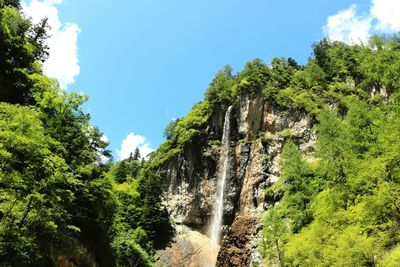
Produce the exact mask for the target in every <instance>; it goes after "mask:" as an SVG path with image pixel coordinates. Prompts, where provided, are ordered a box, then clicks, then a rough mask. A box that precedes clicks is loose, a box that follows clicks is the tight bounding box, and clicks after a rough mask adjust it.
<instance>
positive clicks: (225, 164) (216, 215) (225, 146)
mask: <svg viewBox="0 0 400 267" xmlns="http://www.w3.org/2000/svg"><path fill="white" fill-rule="evenodd" d="M231 112H232V106H229V107H228V109H227V111H226V113H225V121H224V129H223V134H222V150H223V151H222V153H221V158H220V169H219V175H218V178H217V188H216V192H215V203H214V206H213V215H212V219H211V226H210V227H211V231H210V238H211V240H213V241H214V242H215V243H217V244H219V243H220V240H221V230H222V229H221V227H222V221H223V214H224V191H225V182H226V178H227V175H228V170H229V141H230V131H231V129H230V127H231V123H230V121H231Z"/></svg>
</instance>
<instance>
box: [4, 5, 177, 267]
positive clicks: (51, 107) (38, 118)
mask: <svg viewBox="0 0 400 267" xmlns="http://www.w3.org/2000/svg"><path fill="white" fill-rule="evenodd" d="M46 28H47V24H46V20H43V21H42V22H41V23H39V24H38V25H33V24H32V23H31V22H30V21H29V20H28V19H26V18H25V17H24V16H23V15H22V14H21V12H20V6H19V1H17V0H5V1H4V0H1V1H0V101H1V103H0V265H1V266H54V265H56V264H57V265H59V264H62V262H63V261H71V262H74V263H75V264H77V265H80V266H92V264H93V261H94V259H95V260H96V262H97V263H98V264H100V265H101V266H114V265H117V266H148V265H150V264H151V263H152V261H153V260H152V257H153V256H154V253H155V248H157V246H160V245H163V244H164V243H165V241H166V240H165V239H167V238H168V235H167V233H168V231H169V229H170V226H169V218H168V216H167V215H166V214H165V212H164V209H163V208H162V206H161V202H160V201H161V199H160V195H161V194H160V193H161V187H160V185H159V183H158V182H157V179H158V177H156V176H155V175H154V174H152V173H151V172H150V171H148V167H146V163H145V162H143V161H142V159H141V157H140V155H139V154H138V153H136V154H135V155H132V157H130V158H129V159H127V160H124V161H121V162H118V163H116V164H114V163H112V162H111V161H110V160H109V157H110V152H109V151H107V150H106V147H107V145H108V144H107V143H106V142H105V141H104V139H103V138H102V133H101V132H100V131H99V129H97V128H95V127H93V126H92V125H91V124H90V123H89V120H90V116H89V114H85V113H84V112H83V111H82V104H83V103H84V102H85V101H86V100H87V97H86V96H83V95H80V94H77V93H74V92H67V91H65V90H63V89H61V88H60V87H59V85H58V83H57V82H56V81H55V80H53V79H50V78H48V77H46V76H45V75H43V73H42V66H41V62H43V61H44V60H45V59H46V57H47V47H46V46H45V40H46V37H47V35H46ZM107 158H108V160H107Z"/></svg>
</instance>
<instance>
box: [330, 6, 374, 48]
mask: <svg viewBox="0 0 400 267" xmlns="http://www.w3.org/2000/svg"><path fill="white" fill-rule="evenodd" d="M356 8H357V6H356V5H351V6H350V7H349V8H348V9H346V10H343V11H340V12H339V13H337V14H336V15H333V16H329V17H328V22H327V25H325V27H324V31H325V34H326V35H327V36H328V37H329V38H330V39H331V40H335V41H341V42H345V43H348V44H353V43H361V42H366V41H367V40H368V38H369V36H370V33H369V31H370V28H371V22H372V18H371V17H370V16H364V17H362V16H358V15H357V14H356Z"/></svg>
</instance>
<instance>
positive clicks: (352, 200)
mask: <svg viewBox="0 0 400 267" xmlns="http://www.w3.org/2000/svg"><path fill="white" fill-rule="evenodd" d="M19 9H20V7H19V1H11V0H0V265H1V266H53V265H56V264H57V263H59V264H61V263H62V262H63V261H69V262H75V263H76V264H80V265H85V264H86V265H90V264H91V263H92V262H91V261H93V259H95V261H96V262H97V263H98V264H100V265H101V266H152V265H153V264H154V261H155V254H156V249H158V248H160V247H162V246H163V245H165V244H166V243H168V241H169V239H170V237H171V235H172V234H173V228H172V227H171V225H170V221H169V215H168V213H167V211H166V209H165V207H164V206H163V205H162V199H161V197H162V193H163V191H164V188H163V184H164V181H163V180H162V177H161V176H160V170H161V168H162V166H163V164H165V163H168V161H169V160H170V159H172V158H174V157H175V156H177V155H178V154H179V153H181V151H182V150H184V149H185V148H187V147H190V146H195V145H196V146H201V147H203V148H210V150H207V151H208V152H209V154H210V155H211V154H212V153H211V152H210V151H212V148H214V147H217V146H218V144H219V143H218V140H220V139H221V131H218V130H216V129H214V128H213V127H212V124H213V122H212V120H213V118H215V117H216V116H215V115H216V114H217V113H222V114H223V112H224V111H225V110H226V108H227V107H228V106H229V105H232V104H234V103H235V102H236V101H237V99H238V97H241V96H251V97H255V98H259V99H262V100H263V101H264V102H267V103H268V104H269V105H271V106H275V107H279V109H282V110H288V111H301V112H304V113H305V114H307V115H308V116H310V117H312V119H313V120H314V121H315V124H316V126H315V130H316V132H317V135H318V139H317V147H316V148H317V151H316V153H315V155H314V156H315V160H313V161H312V162H310V161H307V160H306V159H305V158H304V156H303V155H302V154H301V152H300V151H299V149H298V147H297V145H296V142H295V140H292V139H291V135H290V134H285V135H282V138H284V140H285V145H284V148H283V151H282V160H281V163H282V169H281V177H280V178H279V180H278V181H277V182H276V183H275V184H274V185H272V186H271V187H270V188H268V189H267V190H266V192H265V194H266V195H267V196H268V197H267V199H269V200H271V203H268V204H269V207H270V208H269V209H268V210H267V211H266V212H265V214H264V219H263V230H262V238H261V240H260V250H261V252H262V254H263V256H264V261H265V262H266V263H267V264H278V265H280V266H376V265H377V266H396V263H398V262H399V261H400V252H399V251H400V169H399V166H400V135H399V132H400V38H399V37H398V36H392V37H385V36H383V37H373V38H371V40H370V42H369V43H368V44H365V45H354V46H349V45H346V44H344V43H340V42H330V41H328V40H322V41H320V42H318V43H316V44H315V45H314V46H313V49H314V55H313V57H312V58H310V59H309V61H308V63H307V64H305V65H299V64H298V63H296V62H295V61H294V60H293V59H291V58H288V59H286V58H275V59H273V60H272V62H271V63H270V64H265V63H263V62H262V60H260V59H255V60H253V61H251V62H249V63H247V64H246V66H245V68H244V70H243V71H241V72H239V73H237V74H233V73H232V69H231V68H230V67H229V66H226V67H225V68H224V69H223V70H221V71H220V72H218V73H217V74H216V76H215V78H214V80H213V81H212V82H211V84H210V86H209V88H208V90H207V91H206V93H205V97H204V100H203V101H202V102H199V103H197V104H196V105H194V107H193V108H192V110H191V111H190V112H189V113H188V114H187V116H185V117H183V118H181V119H178V120H174V121H172V122H171V123H170V124H168V126H167V128H166V130H165V132H164V135H165V137H166V139H167V140H166V141H165V142H164V143H163V144H162V145H161V146H160V148H159V149H158V150H157V151H156V152H154V154H153V155H152V156H151V158H150V160H148V161H144V160H142V159H141V158H140V155H139V151H136V153H135V154H134V155H132V156H131V157H130V158H128V159H126V160H122V161H120V162H118V163H112V162H111V161H110V160H109V159H110V153H109V151H107V149H106V147H107V142H105V141H104V140H103V138H102V133H101V132H100V130H99V129H97V128H95V127H93V126H92V125H91V124H90V116H89V114H86V113H84V112H83V110H82V104H83V103H84V102H85V101H86V100H87V97H86V96H82V95H80V94H77V93H73V92H72V93H69V92H67V91H65V90H62V89H61V88H59V85H58V83H57V82H56V81H55V80H53V79H50V78H48V77H46V76H44V75H43V73H42V66H41V62H43V61H44V60H45V59H46V56H47V50H46V46H45V42H44V41H45V39H46V37H47V35H46V29H47V24H46V20H44V21H42V22H40V23H39V24H37V25H32V23H31V22H30V21H29V20H28V19H25V18H23V17H22V16H21V14H20V10H19ZM259 136H261V135H259ZM237 138H240V137H237ZM256 138H257V137H256ZM246 141H249V140H246ZM208 152H207V153H208ZM205 156H207V155H205ZM105 159H106V160H105ZM161 174H162V173H161Z"/></svg>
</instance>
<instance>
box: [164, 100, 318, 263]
mask: <svg viewBox="0 0 400 267" xmlns="http://www.w3.org/2000/svg"><path fill="white" fill-rule="evenodd" d="M225 111H226V110H218V109H217V110H215V111H214V115H213V117H212V118H211V120H210V125H208V127H207V129H206V130H205V131H204V132H203V133H202V134H201V136H200V137H198V138H197V139H195V140H193V141H192V142H191V143H190V144H188V145H187V146H186V147H185V148H184V149H183V150H182V151H181V153H179V154H178V155H177V156H176V157H174V158H173V159H171V160H170V161H168V162H167V163H166V164H165V165H164V166H163V167H162V168H161V169H160V174H161V175H162V176H163V178H164V181H165V183H166V184H165V185H166V188H168V190H167V192H166V194H165V204H166V205H167V207H168V209H169V211H170V214H171V216H172V218H173V220H174V221H175V222H176V223H177V224H181V225H186V226H189V227H191V228H192V229H196V230H198V231H199V232H200V233H202V234H204V235H208V234H209V233H208V232H207V229H208V226H209V223H210V219H211V217H212V212H213V209H212V207H213V204H214V201H215V199H214V198H215V188H216V180H217V177H218V169H219V166H218V164H219V159H220V156H221V153H222V149H221V148H218V147H212V146H209V145H208V141H210V140H221V136H222V132H220V131H222V129H223V125H220V124H221V123H222V124H223V119H221V118H223V117H224V114H225ZM312 126H313V121H312V120H311V119H310V118H308V117H307V116H306V115H305V114H303V113H301V112H299V111H288V110H282V109H280V108H277V107H275V106H272V105H270V104H269V103H268V102H265V100H263V99H262V97H261V95H257V94H255V95H247V94H243V95H241V96H239V97H238V99H237V101H236V103H235V104H234V108H233V110H232V127H231V142H230V154H229V157H230V164H229V170H227V178H226V179H227V180H226V187H225V194H224V212H223V229H224V231H223V236H225V239H224V241H223V243H222V247H221V251H220V254H221V253H222V254H221V255H220V256H219V258H218V259H221V260H218V264H219V266H249V265H251V264H252V263H257V262H258V261H259V258H260V255H259V254H258V250H257V249H256V244H257V238H258V232H259V231H258V230H257V229H259V228H260V227H256V226H255V225H257V224H259V223H260V222H259V221H258V219H257V218H260V217H261V216H260V215H261V213H262V212H264V211H265V210H266V209H268V207H269V205H270V204H271V202H273V201H274V200H271V199H266V198H265V196H264V189H265V188H267V187H268V186H270V185H271V184H273V183H274V182H275V181H276V180H277V179H278V177H279V175H280V156H281V152H282V147H283V144H284V142H285V140H286V139H287V138H288V137H289V136H290V137H291V139H292V140H294V142H295V143H296V144H297V145H298V146H299V148H300V150H301V151H302V153H303V154H304V155H305V157H306V158H307V159H308V160H313V158H312V156H311V153H312V152H313V151H314V144H315V140H316V135H315V132H314V131H313V129H312ZM250 222H251V223H250ZM246 223H248V228H246V227H244V226H245V225H246ZM242 225H243V228H242ZM249 225H252V227H249ZM253 225H254V227H253ZM245 228H246V229H245ZM242 230H243V231H242ZM253 230H254V231H253ZM235 248H236V249H235ZM229 253H236V254H238V255H239V254H240V255H242V256H241V257H242V258H244V259H243V261H238V262H237V263H235V262H233V261H227V255H229ZM244 255H245V256H244ZM227 262H229V264H228V263H227ZM226 264H227V265H226ZM235 264H236V265H235ZM240 264H242V265H240ZM183 266H186V265H183ZM187 266H189V265H187Z"/></svg>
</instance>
